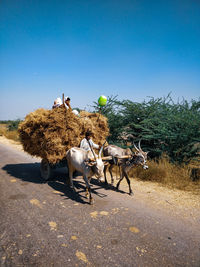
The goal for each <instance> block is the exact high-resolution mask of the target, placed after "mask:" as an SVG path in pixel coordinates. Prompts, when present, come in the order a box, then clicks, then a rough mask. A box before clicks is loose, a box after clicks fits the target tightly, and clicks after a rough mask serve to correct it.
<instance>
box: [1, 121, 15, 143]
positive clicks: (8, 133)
mask: <svg viewBox="0 0 200 267" xmlns="http://www.w3.org/2000/svg"><path fill="white" fill-rule="evenodd" d="M0 135H2V136H5V137H6V138H8V139H11V140H14V141H16V142H19V134H18V131H17V130H13V131H8V128H7V125H6V124H0Z"/></svg>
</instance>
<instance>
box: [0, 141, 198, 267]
mask: <svg viewBox="0 0 200 267" xmlns="http://www.w3.org/2000/svg"><path fill="white" fill-rule="evenodd" d="M39 162H40V161H39V160H36V159H34V158H32V157H30V156H29V155H27V154H25V153H23V152H21V151H17V150H16V149H13V148H12V147H9V146H7V145H4V144H0V225H1V227H0V245H1V246H0V266H29V267H30V266H137V267H138V266H142V267H145V266H190V267H191V266H196V267H199V266H200V209H199V208H198V207H186V206H185V207H182V206H179V207H178V206H177V205H176V203H175V202H170V201H171V200H170V195H169V198H168V196H167V195H166V194H165V195H163V194H162V193H160V194H158V193H157V192H156V191H155V190H150V189H149V190H150V191H148V190H146V191H145V190H142V188H141V187H142V183H139V182H137V186H135V184H136V181H135V180H134V179H132V180H131V184H132V188H133V191H134V196H133V197H130V196H129V195H128V194H127V192H128V187H127V185H126V183H124V184H122V186H121V188H120V189H121V190H120V192H116V191H115V190H113V189H112V188H108V189H107V188H105V187H104V186H103V185H102V184H99V183H98V182H97V180H96V179H92V181H91V182H92V194H93V197H94V200H95V203H94V205H89V204H88V200H87V199H86V198H85V185H84V182H83V179H82V178H81V177H76V178H75V179H74V185H75V188H76V193H73V192H71V191H70V189H69V187H68V186H67V185H66V183H65V180H66V170H65V169H60V170H58V171H56V172H55V178H54V180H52V181H49V182H47V183H44V182H43V181H42V179H41V178H40V171H39V167H40V164H39Z"/></svg>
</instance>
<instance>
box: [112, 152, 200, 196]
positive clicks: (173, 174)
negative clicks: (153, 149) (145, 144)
mask: <svg viewBox="0 0 200 267" xmlns="http://www.w3.org/2000/svg"><path fill="white" fill-rule="evenodd" d="M148 166H149V169H148V170H144V169H143V168H142V167H135V168H132V169H131V170H130V172H129V177H135V178H138V179H140V180H142V181H152V182H156V183H159V184H162V185H164V186H166V187H169V188H171V189H179V190H184V191H190V192H193V193H194V194H200V179H199V180H198V181H195V182H193V181H192V179H191V168H192V167H193V165H192V166H182V167H180V166H177V165H174V164H171V163H170V162H169V160H168V159H167V157H163V158H162V159H160V160H159V161H158V162H156V161H153V160H152V161H148ZM115 173H117V169H116V168H115Z"/></svg>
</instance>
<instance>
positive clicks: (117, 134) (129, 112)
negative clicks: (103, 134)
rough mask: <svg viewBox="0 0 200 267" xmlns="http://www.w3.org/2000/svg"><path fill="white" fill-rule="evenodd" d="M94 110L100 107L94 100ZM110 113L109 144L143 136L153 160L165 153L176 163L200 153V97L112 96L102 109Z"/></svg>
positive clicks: (125, 142) (123, 142)
mask: <svg viewBox="0 0 200 267" xmlns="http://www.w3.org/2000/svg"><path fill="white" fill-rule="evenodd" d="M93 108H94V110H95V111H97V110H98V105H97V103H95V102H94V106H93ZM101 112H102V114H104V115H105V116H107V118H108V122H109V127H110V136H109V138H108V141H109V143H113V144H118V145H121V146H127V145H129V146H130V147H131V146H133V141H134V142H135V143H136V144H137V143H138V141H139V140H140V139H141V140H142V141H141V142H142V148H143V149H144V150H145V151H149V156H150V158H152V159H159V158H161V157H162V155H163V154H165V155H167V156H168V157H169V160H170V161H171V162H173V163H178V164H188V163H190V162H191V161H194V160H197V159H198V157H199V153H200V100H198V101H195V100H192V101H191V102H188V101H186V100H182V101H181V102H178V103H174V101H173V100H172V99H171V97H170V95H168V96H167V97H166V98H157V99H154V98H150V99H149V101H143V102H142V103H137V102H132V101H130V100H124V101H118V100H117V97H116V96H115V97H109V98H108V104H107V105H106V106H105V107H103V108H102V110H101Z"/></svg>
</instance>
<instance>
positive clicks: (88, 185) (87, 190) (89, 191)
mask: <svg viewBox="0 0 200 267" xmlns="http://www.w3.org/2000/svg"><path fill="white" fill-rule="evenodd" d="M83 179H84V181H85V184H86V194H87V193H88V194H89V202H90V204H93V203H94V200H93V198H92V194H91V187H90V183H89V181H88V178H87V177H86V176H85V175H84V176H83Z"/></svg>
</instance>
